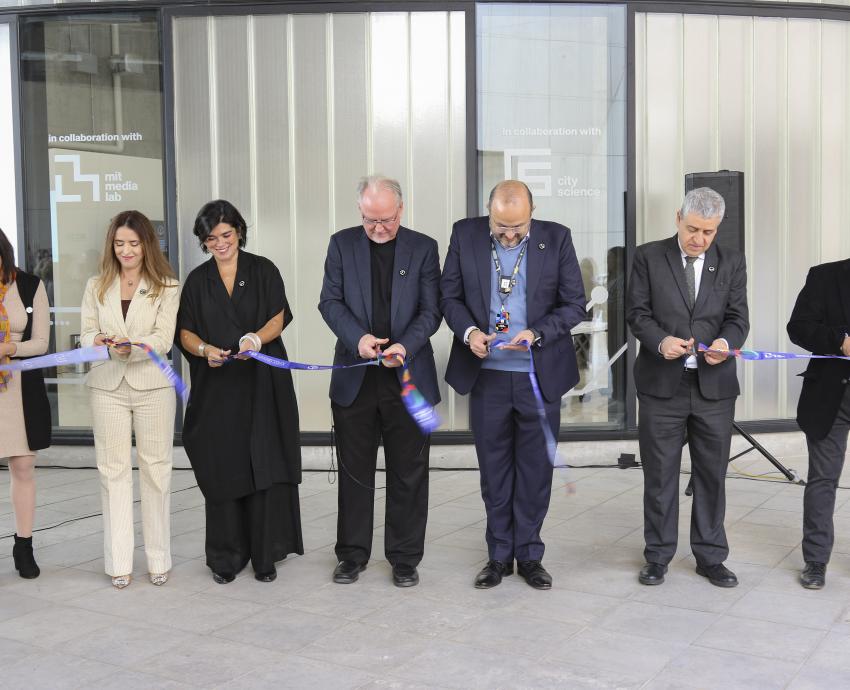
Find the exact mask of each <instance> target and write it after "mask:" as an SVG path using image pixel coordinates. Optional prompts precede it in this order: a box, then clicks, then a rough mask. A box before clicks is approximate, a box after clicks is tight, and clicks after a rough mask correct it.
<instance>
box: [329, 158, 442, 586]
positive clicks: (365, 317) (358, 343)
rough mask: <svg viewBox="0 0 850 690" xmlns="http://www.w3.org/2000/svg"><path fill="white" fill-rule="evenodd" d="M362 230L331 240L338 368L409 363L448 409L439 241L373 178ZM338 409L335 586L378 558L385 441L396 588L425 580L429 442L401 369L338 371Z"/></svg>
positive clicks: (363, 192)
mask: <svg viewBox="0 0 850 690" xmlns="http://www.w3.org/2000/svg"><path fill="white" fill-rule="evenodd" d="M357 192H358V199H359V207H360V214H361V217H362V220H363V224H362V225H358V226H355V227H353V228H347V229H345V230H340V231H339V232H337V233H336V234H334V235H333V236H332V237H331V241H330V246H329V247H328V255H327V259H326V261H325V278H324V282H323V283H322V293H321V298H320V301H319V311H320V312H321V313H322V317H324V319H325V322H326V323H327V324H328V326H329V327H330V328H331V330H332V331H333V332H334V333H335V334H336V336H337V338H338V340H337V343H336V350H335V353H334V364H355V363H358V362H362V361H363V360H364V359H374V358H376V357H377V356H378V355H379V354H380V353H381V352H383V354H384V355H393V354H396V355H400V356H401V357H402V358H404V360H405V361H406V362H407V364H408V367H409V369H410V372H411V375H412V376H413V379H414V381H415V383H416V386H417V387H418V388H419V390H420V392H421V393H422V395H423V396H424V397H425V399H426V400H427V401H428V402H429V403H431V404H432V405H436V404H437V403H438V402H439V401H440V392H439V388H438V384H437V371H436V367H435V365H434V352H433V350H432V349H431V342H430V340H429V338H430V337H431V335H433V334H434V333H435V332H436V330H437V328H438V326H439V325H440V311H439V305H438V303H439V280H440V262H439V256H438V253H437V243H436V242H435V241H434V240H433V239H431V238H430V237H427V236H425V235H423V234H421V233H418V232H414V231H413V230H409V229H407V228H405V227H402V226H401V216H402V212H403V210H404V203H403V201H402V194H401V187H400V186H399V184H398V182H396V181H395V180H391V179H389V178H386V177H382V176H379V175H373V176H370V177H365V178H363V179H362V180H360V183H359V185H358V188H357ZM330 398H331V408H332V411H333V418H334V425H335V427H336V435H337V439H338V441H339V443H338V448H339V463H340V472H339V494H338V500H339V514H338V517H337V542H336V556H337V559H338V560H339V563H338V565H337V567H336V569H335V570H334V574H333V579H334V582H338V583H340V584H348V583H351V582H354V581H355V580H357V578H358V576H359V574H360V572H361V571H363V570H364V569H365V568H366V563H367V562H368V560H369V556H370V554H371V551H372V530H373V512H374V500H375V496H374V494H375V491H374V486H375V466H376V463H377V454H378V444H379V441H380V440H381V439H383V444H384V457H385V461H386V467H387V473H386V484H387V496H386V520H385V525H384V552H385V555H386V557H387V560H388V561H389V562H390V563H391V564H392V568H393V582H394V583H395V584H396V585H397V586H399V587H410V586H412V585H415V584H417V583H418V582H419V574H418V572H417V570H416V566H417V565H418V564H419V561H421V560H422V554H423V551H424V547H425V522H426V520H427V517H428V455H429V449H430V437H429V436H427V435H423V434H422V432H421V431H420V430H419V428H418V427H417V425H416V423H415V422H414V421H413V418H412V417H411V416H410V414H409V413H408V412H407V410H406V408H405V407H404V404H403V402H402V400H401V369H400V368H399V361H398V360H397V359H395V360H385V361H384V365H383V366H372V367H356V368H353V369H336V370H334V371H333V373H332V374H331V386H330Z"/></svg>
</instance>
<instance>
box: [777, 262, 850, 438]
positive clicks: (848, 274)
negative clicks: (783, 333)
mask: <svg viewBox="0 0 850 690" xmlns="http://www.w3.org/2000/svg"><path fill="white" fill-rule="evenodd" d="M847 333H850V259H845V260H844V261H836V262H833V263H828V264H821V265H820V266H814V267H813V268H811V269H810V270H809V275H808V276H807V277H806V284H805V285H804V286H803V289H802V290H801V291H800V294H799V295H797V302H796V303H795V304H794V311H792V312H791V319H790V320H789V321H788V337H789V338H791V342H792V343H794V344H795V345H798V346H799V347H802V348H803V349H804V350H808V351H809V352H811V353H812V354H816V355H840V354H842V352H841V344H842V343H843V342H844V337H845V335H846V334H847ZM800 376H802V377H803V389H802V391H800V400H799V401H798V403H797V423H798V424H799V425H800V428H801V429H802V430H803V431H804V432H806V434H807V435H808V436H811V437H813V438H814V439H817V440H820V439H822V438H824V437H825V436H826V435H827V434H828V433H829V430H830V429H831V428H832V425H833V423H834V422H835V416H836V415H837V413H838V408H839V407H840V405H841V399H842V398H843V396H844V389H845V387H846V386H847V384H848V382H850V361H847V360H843V359H812V360H809V366H808V367H806V370H805V371H804V372H803V373H802V374H800Z"/></svg>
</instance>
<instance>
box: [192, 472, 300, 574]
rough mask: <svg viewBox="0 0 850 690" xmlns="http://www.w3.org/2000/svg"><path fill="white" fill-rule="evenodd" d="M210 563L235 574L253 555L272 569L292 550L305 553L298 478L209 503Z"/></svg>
mask: <svg viewBox="0 0 850 690" xmlns="http://www.w3.org/2000/svg"><path fill="white" fill-rule="evenodd" d="M206 514H207V530H206V555H207V565H208V566H209V567H210V569H211V570H212V571H213V572H215V573H219V574H220V575H228V574H229V575H236V574H237V573H239V572H240V571H241V570H242V569H243V568H244V567H245V566H246V565H247V564H248V561H251V565H252V566H253V567H254V572H257V573H268V572H270V571H272V570H274V569H275V567H274V564H275V563H276V562H277V561H281V560H283V559H284V558H286V556H287V555H288V554H290V553H297V554H303V553H304V544H303V542H302V541H301V511H300V508H299V502H298V485H297V484H272V485H271V487H270V488H268V489H265V490H263V491H256V492H254V493H252V494H249V495H247V496H242V497H241V498H235V499H232V500H229V501H218V502H214V503H211V502H210V501H207V503H206Z"/></svg>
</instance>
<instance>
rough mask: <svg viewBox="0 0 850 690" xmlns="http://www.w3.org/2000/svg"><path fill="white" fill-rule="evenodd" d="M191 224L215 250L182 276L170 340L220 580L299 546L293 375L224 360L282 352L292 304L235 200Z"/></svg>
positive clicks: (269, 571)
mask: <svg viewBox="0 0 850 690" xmlns="http://www.w3.org/2000/svg"><path fill="white" fill-rule="evenodd" d="M194 233H195V235H196V236H197V237H198V239H199V240H200V242H201V247H202V248H203V250H204V252H209V253H211V254H212V258H211V259H210V260H209V261H207V262H205V263H204V264H201V265H200V266H198V267H197V268H196V269H195V270H193V271H192V272H191V273H190V274H189V276H188V278H187V279H186V282H185V284H184V287H183V293H182V295H181V298H180V311H179V313H178V315H177V338H176V340H177V344H178V346H179V347H180V350H181V351H182V352H183V354H184V355H186V358H187V359H188V360H189V368H190V371H191V376H192V387H191V393H190V396H189V404H188V406H187V407H186V417H185V420H184V424H183V445H184V446H185V448H186V453H187V454H188V456H189V460H190V462H191V463H192V469H193V470H194V471H195V476H196V478H197V480H198V486H199V487H200V489H201V492H202V493H203V494H204V498H205V499H206V516H207V527H206V556H207V565H208V566H209V567H210V569H211V570H212V571H213V578H214V579H215V581H216V582H218V583H220V584H224V583H227V582H231V581H232V580H233V579H234V578H235V577H236V575H237V573H239V572H240V571H241V570H242V569H243V568H244V567H245V566H246V565H247V563H248V561H249V560H250V561H251V564H252V566H253V568H254V577H256V578H257V579H258V580H260V581H261V582H271V581H272V580H274V579H275V577H276V576H277V571H276V570H275V562H276V561H279V560H282V559H284V558H286V556H287V554H290V553H298V554H303V553H304V546H303V543H302V541H301V517H300V512H299V505H298V484H300V483H301V449H300V445H299V439H298V405H297V402H296V400H295V390H294V388H293V385H292V375H291V373H290V372H289V371H288V370H286V369H275V368H273V367H269V366H267V365H265V364H260V363H259V362H256V361H255V360H253V359H248V358H245V359H244V360H243V361H232V360H231V361H226V358H227V356H228V355H230V354H237V353H239V352H245V351H247V350H257V351H262V352H264V353H266V354H269V355H271V356H273V357H280V358H284V359H285V358H286V350H285V349H284V347H283V342H282V341H281V339H280V334H281V331H282V330H283V329H284V328H285V327H286V326H287V325H288V324H289V323H290V322H291V321H292V313H291V312H290V310H289V303H288V302H287V301H286V293H285V291H284V286H283V279H282V278H281V276H280V272H279V271H278V270H277V268H276V267H275V265H274V264H273V263H272V262H271V261H269V260H268V259H266V258H264V257H261V256H256V255H254V254H249V253H248V252H246V251H244V250H243V249H242V248H243V247H244V246H245V238H246V233H247V226H246V224H245V220H244V219H243V218H242V216H241V215H240V214H239V211H237V210H236V208H234V207H233V205H232V204H230V203H229V202H227V201H223V200H218V201H211V202H210V203H208V204H206V205H205V206H204V207H203V208H202V209H201V210H200V212H199V213H198V217H197V218H196V219H195V227H194Z"/></svg>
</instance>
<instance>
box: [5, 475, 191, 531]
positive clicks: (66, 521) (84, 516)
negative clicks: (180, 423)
mask: <svg viewBox="0 0 850 690" xmlns="http://www.w3.org/2000/svg"><path fill="white" fill-rule="evenodd" d="M73 469H77V468H73ZM197 488H198V485H197V484H193V485H192V486H187V487H186V488H185V489H177V490H176V491H172V492H171V493H172V494H179V493H181V492H183V491H190V490H192V489H197ZM133 503H134V504H136V503H141V499H137V500H135V501H133ZM183 510H190V508H184V509H183ZM182 512H183V511H182V510H175V511H174V512H173V513H171V515H175V514H177V513H182ZM101 515H103V512H100V513H92V514H91V515H81V516H80V517H75V518H69V519H67V520H63V521H62V522H57V523H56V524H55V525H48V526H47V527H39V528H38V529H34V530H33V534H35V533H36V532H46V531H47V530H51V529H56V528H57V527H61V526H62V525H70V524H71V523H72V522H79V521H80V520H88V519H89V518H93V517H100V516H101ZM15 534H17V533H16V532H12V533H11V534H4V535H3V536H0V539H10V538H11V537H14V536H15Z"/></svg>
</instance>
